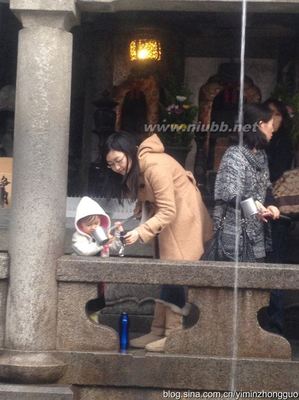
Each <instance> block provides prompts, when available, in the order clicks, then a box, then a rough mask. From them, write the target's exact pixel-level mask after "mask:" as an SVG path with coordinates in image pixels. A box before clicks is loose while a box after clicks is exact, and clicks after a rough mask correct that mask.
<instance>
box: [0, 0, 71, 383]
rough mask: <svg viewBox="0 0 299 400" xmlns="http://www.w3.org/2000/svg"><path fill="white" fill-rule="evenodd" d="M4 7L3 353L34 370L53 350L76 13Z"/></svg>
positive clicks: (27, 3)
mask: <svg viewBox="0 0 299 400" xmlns="http://www.w3.org/2000/svg"><path fill="white" fill-rule="evenodd" d="M10 7H11V9H12V10H13V11H14V12H15V14H16V15H17V16H18V18H19V19H20V20H21V22H22V25H23V29H22V30H21V31H20V33H19V47H18V66H17V85H16V109H15V135H14V167H13V188H12V191H13V201H12V213H11V221H10V239H9V255H10V274H9V275H10V278H9V293H8V304H7V319H6V338H5V347H6V349H9V350H17V351H18V352H17V354H18V357H19V356H20V352H28V351H29V352H31V354H30V357H29V358H30V360H29V364H30V363H32V364H33V365H36V367H38V360H42V361H41V362H42V363H43V365H44V364H47V360H45V358H44V357H40V354H39V355H38V357H37V359H36V360H34V358H32V352H37V353H42V352H48V351H51V350H54V349H55V346H56V313H57V307H56V301H57V284H56V277H55V273H56V260H57V258H58V257H59V256H61V255H62V254H63V249H64V234H65V214H66V188H67V170H68V168H67V164H68V137H69V115H70V92H71V65H72V35H71V34H70V33H69V32H67V30H68V29H70V27H71V26H72V24H73V23H74V21H75V16H76V12H75V0H42V1H40V0H11V1H10ZM24 354H25V355H24V357H23V358H22V359H23V361H24V360H25V359H26V353H24ZM27 355H28V353H27ZM10 356H11V354H10ZM10 359H11V357H10ZM52 361H53V360H52ZM52 361H51V362H49V363H50V364H51V363H52ZM25 363H26V362H25ZM0 364H1V361H0ZM2 364H3V360H2ZM54 364H55V363H54ZM58 364H59V363H58ZM0 376H1V368H0ZM33 379H34V378H33ZM36 379H38V378H36ZM43 380H45V379H44V378H43ZM46 380H47V379H46ZM50 380H53V379H52V378H51V379H50Z"/></svg>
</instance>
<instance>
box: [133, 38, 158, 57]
mask: <svg viewBox="0 0 299 400" xmlns="http://www.w3.org/2000/svg"><path fill="white" fill-rule="evenodd" d="M130 60H131V61H146V60H151V61H160V60H161V44H160V41H159V40H157V39H134V40H132V41H131V42H130Z"/></svg>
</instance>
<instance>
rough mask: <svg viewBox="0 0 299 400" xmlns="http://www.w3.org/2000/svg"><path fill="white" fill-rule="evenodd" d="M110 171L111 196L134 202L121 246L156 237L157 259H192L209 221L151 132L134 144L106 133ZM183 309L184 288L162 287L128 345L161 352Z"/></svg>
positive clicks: (191, 182)
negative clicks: (140, 332) (136, 213)
mask: <svg viewBox="0 0 299 400" xmlns="http://www.w3.org/2000/svg"><path fill="white" fill-rule="evenodd" d="M104 153H105V158H106V162H107V166H108V168H110V170H111V172H112V173H111V176H110V177H109V186H110V188H111V189H112V192H111V193H110V195H111V196H114V197H117V198H118V199H119V200H120V201H121V200H122V199H124V198H128V197H129V198H131V199H132V200H138V203H137V204H138V205H137V208H139V209H140V210H141V214H142V219H141V224H140V225H139V227H137V228H136V229H133V230H132V231H130V232H128V233H127V234H126V236H125V241H126V244H127V245H131V244H133V243H135V242H136V241H137V240H139V241H141V242H143V243H147V242H149V241H150V240H152V239H154V238H155V237H157V239H158V245H159V257H160V259H163V260H190V261H192V260H198V259H199V258H200V257H201V256H202V254H203V251H204V243H205V241H207V240H208V239H210V237H211V232H212V225H211V220H210V217H209V215H208V212H207V210H206V207H205V205H204V203H203V201H202V198H201V194H200V192H199V190H198V188H197V187H196V183H195V179H194V177H193V175H192V173H191V172H188V171H186V170H185V169H184V168H183V167H182V166H181V165H180V164H179V163H178V162H177V161H176V160H175V159H173V158H172V157H170V156H169V155H167V154H165V153H164V147H163V144H162V143H161V141H160V139H159V138H158V136H157V135H156V134H154V135H152V136H150V137H148V138H147V139H145V140H144V141H143V142H142V143H141V144H140V145H139V146H138V147H137V146H136V141H135V137H134V136H133V135H131V134H129V133H125V132H120V133H114V134H112V135H111V136H110V137H109V138H108V140H107V142H106V145H105V152H104ZM186 313H188V307H187V304H186V302H185V292H184V288H183V287H180V286H170V285H164V286H163V287H162V291H161V296H160V299H157V300H156V306H155V313H154V320H153V323H152V327H151V332H150V333H149V334H148V335H145V336H143V337H141V338H138V339H134V340H132V341H131V345H132V346H133V347H142V348H143V347H145V348H146V349H147V350H149V351H163V349H164V344H165V340H166V338H165V337H166V336H168V335H169V333H170V331H173V330H177V329H182V318H183V315H186Z"/></svg>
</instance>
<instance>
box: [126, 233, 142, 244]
mask: <svg viewBox="0 0 299 400" xmlns="http://www.w3.org/2000/svg"><path fill="white" fill-rule="evenodd" d="M124 239H125V244H126V245H130V244H133V243H135V242H137V240H138V239H139V233H138V231H137V230H136V229H133V230H132V231H129V232H127V233H126V234H125V236H124Z"/></svg>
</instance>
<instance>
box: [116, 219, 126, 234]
mask: <svg viewBox="0 0 299 400" xmlns="http://www.w3.org/2000/svg"><path fill="white" fill-rule="evenodd" d="M114 228H115V231H116V232H123V231H124V228H123V226H122V223H121V222H120V221H116V222H114Z"/></svg>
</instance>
